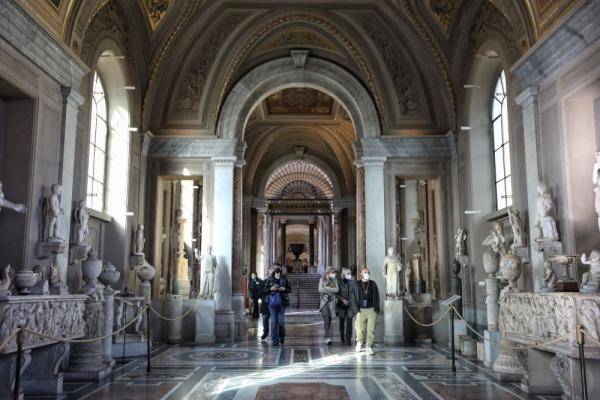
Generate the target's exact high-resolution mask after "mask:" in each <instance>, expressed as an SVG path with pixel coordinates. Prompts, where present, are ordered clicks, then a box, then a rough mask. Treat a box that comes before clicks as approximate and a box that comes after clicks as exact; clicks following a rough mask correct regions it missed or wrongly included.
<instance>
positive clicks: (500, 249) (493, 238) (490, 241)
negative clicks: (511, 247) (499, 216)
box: [482, 222, 508, 256]
mask: <svg viewBox="0 0 600 400" xmlns="http://www.w3.org/2000/svg"><path fill="white" fill-rule="evenodd" d="M503 230H504V226H503V225H502V222H494V229H492V230H491V231H490V234H489V235H488V236H487V237H486V238H485V239H484V240H483V243H482V245H484V246H490V248H491V249H492V252H494V253H496V254H499V255H500V256H505V255H507V254H508V251H507V250H506V238H505V237H504V233H503Z"/></svg>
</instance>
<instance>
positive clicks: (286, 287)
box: [269, 267, 292, 347]
mask: <svg viewBox="0 0 600 400" xmlns="http://www.w3.org/2000/svg"><path fill="white" fill-rule="evenodd" d="M269 291H270V294H269V313H270V318H271V340H272V343H271V345H272V346H273V347H277V346H279V344H280V343H281V344H283V342H284V340H285V308H286V307H287V306H289V305H290V299H289V293H290V292H291V291H292V286H291V285H290V282H289V281H288V279H287V278H286V277H285V276H284V275H283V274H282V273H281V268H279V267H276V268H275V270H274V271H273V274H272V275H271V277H270V278H269Z"/></svg>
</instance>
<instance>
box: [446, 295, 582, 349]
mask: <svg viewBox="0 0 600 400" xmlns="http://www.w3.org/2000/svg"><path fill="white" fill-rule="evenodd" d="M450 307H452V308H454V306H453V305H450ZM454 312H455V313H456V315H458V318H460V319H462V320H463V322H464V323H465V325H466V326H467V328H469V330H470V331H471V332H473V333H474V334H476V335H477V336H479V337H480V338H481V339H483V340H487V341H488V342H490V343H491V344H493V345H494V346H498V347H503V348H505V349H508V350H527V349H533V348H536V347H541V346H547V345H549V344H552V343H556V342H560V341H563V340H567V339H568V338H569V337H570V336H571V334H566V335H563V336H561V337H557V338H554V339H552V340H549V341H547V342H542V343H540V342H535V344H532V345H529V346H511V345H508V344H504V343H496V342H494V341H492V340H488V339H486V338H485V336H483V335H481V334H480V333H479V332H477V331H476V330H475V329H474V328H473V327H472V326H471V325H469V323H468V322H467V321H466V320H465V319H464V318H463V316H462V315H461V314H460V313H459V312H458V310H456V308H454Z"/></svg>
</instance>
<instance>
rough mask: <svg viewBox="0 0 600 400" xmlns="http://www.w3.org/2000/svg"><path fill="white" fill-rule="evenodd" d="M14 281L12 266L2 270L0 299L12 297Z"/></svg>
mask: <svg viewBox="0 0 600 400" xmlns="http://www.w3.org/2000/svg"><path fill="white" fill-rule="evenodd" d="M11 283H12V279H11V278H10V264H8V265H7V266H6V267H4V268H2V274H1V275H0V298H2V297H6V296H8V295H10V284H11Z"/></svg>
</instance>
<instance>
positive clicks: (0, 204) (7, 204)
mask: <svg viewBox="0 0 600 400" xmlns="http://www.w3.org/2000/svg"><path fill="white" fill-rule="evenodd" d="M3 208H8V209H10V210H13V211H15V212H18V213H19V214H24V213H25V212H26V211H27V207H25V204H15V203H13V202H11V201H9V200H7V199H5V198H4V192H3V191H2V182H0V211H2V209H3Z"/></svg>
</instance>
